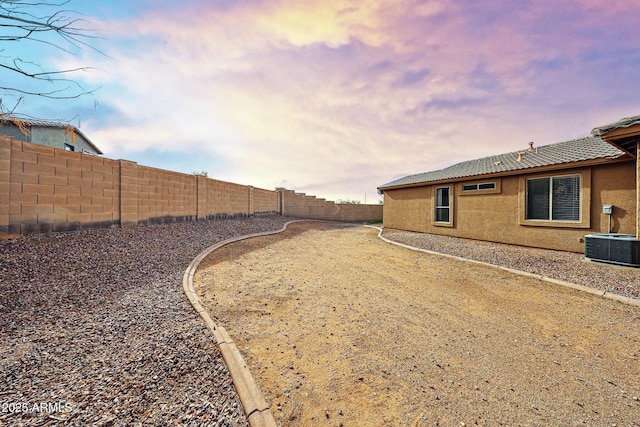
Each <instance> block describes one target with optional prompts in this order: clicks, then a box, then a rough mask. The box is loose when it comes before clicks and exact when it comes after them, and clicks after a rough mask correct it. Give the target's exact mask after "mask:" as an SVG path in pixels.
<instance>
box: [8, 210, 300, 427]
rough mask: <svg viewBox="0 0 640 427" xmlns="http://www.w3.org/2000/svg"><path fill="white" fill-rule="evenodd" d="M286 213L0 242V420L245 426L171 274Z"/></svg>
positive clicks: (222, 369)
mask: <svg viewBox="0 0 640 427" xmlns="http://www.w3.org/2000/svg"><path fill="white" fill-rule="evenodd" d="M288 220H290V218H282V217H275V216H274V217H265V218H255V219H234V220H221V221H205V222H199V223H183V224H166V225H154V226H139V227H134V228H127V229H111V230H84V231H80V232H77V233H60V234H50V235H34V236H26V237H23V238H19V239H14V240H8V241H2V242H0V330H1V338H2V339H1V340H0V383H1V384H2V387H1V388H0V404H1V407H0V425H20V426H43V425H58V424H60V425H62V424H64V425H78V426H80V425H104V426H111V425H114V426H115V425H138V424H141V423H143V422H144V423H145V424H149V425H213V426H216V425H220V426H229V425H239V426H244V425H247V420H246V418H245V416H244V414H243V411H242V407H241V405H240V403H239V400H238V397H237V394H236V391H235V389H234V387H233V383H232V381H231V378H230V377H229V373H228V371H227V368H226V366H225V364H224V361H223V360H222V356H221V355H220V353H219V350H218V348H217V346H216V345H215V342H214V341H213V339H212V337H211V335H210V334H209V332H208V331H207V329H206V327H205V326H204V324H203V323H202V322H201V321H200V319H199V318H198V317H197V314H196V313H195V311H194V310H193V308H192V307H191V305H190V304H189V303H188V301H187V299H186V298H185V297H184V295H183V293H182V287H181V281H182V274H183V273H184V269H185V268H186V266H187V265H188V264H189V262H191V260H192V259H193V258H194V257H195V256H196V255H197V254H199V253H200V252H201V251H202V250H204V249H205V248H207V247H208V246H211V245H212V244H214V243H216V242H218V241H221V240H224V239H227V238H230V237H233V236H239V235H244V234H250V233H256V232H261V231H267V230H274V229H278V228H281V227H282V225H283V224H284V223H285V222H286V221H288Z"/></svg>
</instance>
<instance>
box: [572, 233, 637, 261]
mask: <svg viewBox="0 0 640 427" xmlns="http://www.w3.org/2000/svg"><path fill="white" fill-rule="evenodd" d="M584 256H585V257H587V258H589V259H592V260H594V261H602V262H608V263H611V264H620V265H628V266H632V267H640V239H637V238H636V236H632V235H630V234H614V233H594V234H588V235H586V236H584Z"/></svg>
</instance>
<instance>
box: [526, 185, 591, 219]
mask: <svg viewBox="0 0 640 427" xmlns="http://www.w3.org/2000/svg"><path fill="white" fill-rule="evenodd" d="M562 178H578V186H579V188H578V206H579V208H578V218H577V219H553V183H554V180H556V179H562ZM544 179H547V180H549V204H548V213H547V218H529V217H528V213H529V182H530V181H537V180H544ZM525 192H526V194H525V201H526V206H525V220H526V221H550V222H569V223H580V222H581V221H582V175H581V174H579V173H578V174H567V175H550V176H540V177H532V178H527V179H526V181H525Z"/></svg>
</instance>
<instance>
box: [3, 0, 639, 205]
mask: <svg viewBox="0 0 640 427" xmlns="http://www.w3.org/2000/svg"><path fill="white" fill-rule="evenodd" d="M65 7H66V8H69V9H73V10H75V11H77V12H79V13H81V14H83V15H84V18H85V19H86V20H87V22H86V23H85V24H84V26H85V27H87V28H90V29H91V30H92V31H93V32H94V35H96V36H98V37H99V39H95V40H90V41H89V43H90V44H91V45H93V46H94V47H96V48H97V49H98V50H100V51H101V52H102V53H103V54H98V53H96V52H94V51H91V50H88V49H81V50H78V49H72V52H71V53H73V55H70V54H65V53H64V52H61V51H60V50H56V49H51V48H46V47H44V46H43V47H41V48H40V49H39V50H38V51H35V50H33V51H31V50H28V49H27V47H26V45H25V47H24V48H23V49H24V51H23V52H22V55H24V56H25V58H27V57H28V55H29V54H34V55H37V56H36V57H32V58H29V59H31V60H35V61H37V62H39V63H40V64H52V65H53V66H55V67H58V68H75V67H78V66H83V67H85V66H86V67H92V68H93V70H91V71H88V72H83V73H80V74H78V75H77V76H74V78H76V79H77V80H78V81H79V82H81V83H82V85H83V86H84V87H85V88H87V89H94V88H98V87H100V89H99V90H97V91H96V92H95V94H93V95H92V96H84V97H81V98H78V99H73V100H68V101H64V102H52V101H50V100H39V99H32V98H29V99H26V100H25V101H24V102H23V103H22V104H21V105H20V106H19V110H20V111H21V112H23V113H25V114H29V115H31V116H36V117H41V118H48V119H50V118H55V119H67V120H72V123H73V124H74V125H76V126H79V127H80V129H81V130H82V132H83V133H85V134H86V135H87V136H88V137H89V138H90V139H91V140H92V141H93V142H94V143H95V144H96V145H97V146H98V147H100V148H101V149H102V151H104V153H105V157H109V158H114V159H128V160H133V161H137V162H138V163H140V164H142V165H147V166H153V167H158V168H163V169H169V170H175V171H179V172H185V173H191V172H192V171H195V170H197V171H207V172H208V174H209V177H213V178H216V179H220V180H224V181H231V182H236V183H240V184H247V185H253V186H256V187H260V188H267V189H273V188H275V187H286V188H289V189H293V190H296V191H299V192H304V193H307V194H310V195H316V196H318V197H322V198H327V199H329V200H336V199H356V200H360V201H362V202H364V201H365V195H366V201H367V202H368V203H378V201H379V200H380V198H379V196H378V195H377V193H376V187H377V186H379V185H382V184H385V183H387V182H389V181H392V180H394V179H396V178H399V177H401V176H405V175H408V174H413V173H420V172H426V171H430V170H435V169H440V168H442V167H446V166H449V165H451V164H454V163H457V162H460V161H464V160H469V159H474V158H478V157H483V156H488V155H492V154H499V153H504V152H510V151H515V150H518V149H522V148H526V147H527V146H528V142H529V141H534V143H535V144H536V145H545V144H550V143H554V142H560V141H565V140H568V139H573V138H579V137H584V136H588V135H589V134H590V132H591V129H593V128H594V127H596V126H599V125H604V124H607V123H610V122H614V121H616V120H618V119H621V118H623V117H628V116H633V115H638V114H640V84H639V82H638V81H639V77H640V25H638V23H640V4H638V2H635V1H629V0H563V1H556V0H549V1H545V0H543V1H516V0H511V1H506V0H504V1H499V0H495V1H468V0H466V1H462V0H439V1H410V0H391V1H378V0H368V1H345V0H343V1H327V0H301V1H294V0H269V1H259V0H238V1H232V0H218V1H216V0H183V1H180V2H176V1H174V0H172V1H165V0H162V1H158V0H153V1H151V0H136V1H134V2H132V1H129V0H127V1H124V0H110V1H79V0H76V1H71V2H70V3H69V4H67V5H66V6H65ZM3 54H4V55H7V54H9V52H8V51H7V50H5V51H4V52H3ZM12 79H13V76H10V75H9V74H7V73H6V72H4V71H0V80H1V81H2V85H1V86H5V85H9V84H12V82H13V81H12ZM6 100H7V99H6V98H5V101H6Z"/></svg>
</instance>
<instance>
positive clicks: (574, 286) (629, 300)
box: [365, 225, 640, 307]
mask: <svg viewBox="0 0 640 427" xmlns="http://www.w3.org/2000/svg"><path fill="white" fill-rule="evenodd" d="M365 227H371V228H375V229H377V230H379V232H378V237H379V238H380V239H382V240H384V241H385V242H387V243H391V244H392V245H396V246H400V247H403V248H407V249H411V250H413V251H418V252H424V253H427V254H431V255H439V256H443V257H447V258H451V259H455V260H458V261H463V262H470V263H473V264H477V265H483V266H485V267H493V268H497V269H500V270H504V271H508V272H509V273H513V274H517V275H519V276H524V277H530V278H533V279H538V280H541V281H543V282H547V283H551V284H554V285H560V286H564V287H567V288H572V289H576V290H578V291H582V292H587V293H589V294H594V295H598V296H601V297H603V298H607V299H611V300H614V301H618V302H621V303H623V304H628V305H634V306H636V307H640V300H636V299H633V298H629V297H624V296H622V295H618V294H613V293H611V292H608V291H601V290H599V289H594V288H590V287H588V286H583V285H578V284H575V283H571V282H565V281H564V280H558V279H553V278H551V277H547V276H544V275H542V274H535V273H529V272H527V271H521V270H516V269H514V268H509V267H503V266H501V265H496V264H490V263H488V262H484V261H476V260H474V259H469V258H463V257H459V256H455V255H449V254H443V253H441V252H436V251H430V250H428V249H420V248H416V247H415V246H410V245H405V244H404V243H399V242H394V241H393V240H389V239H387V238H386V237H382V231H383V228H381V227H376V226H375V225H365Z"/></svg>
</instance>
